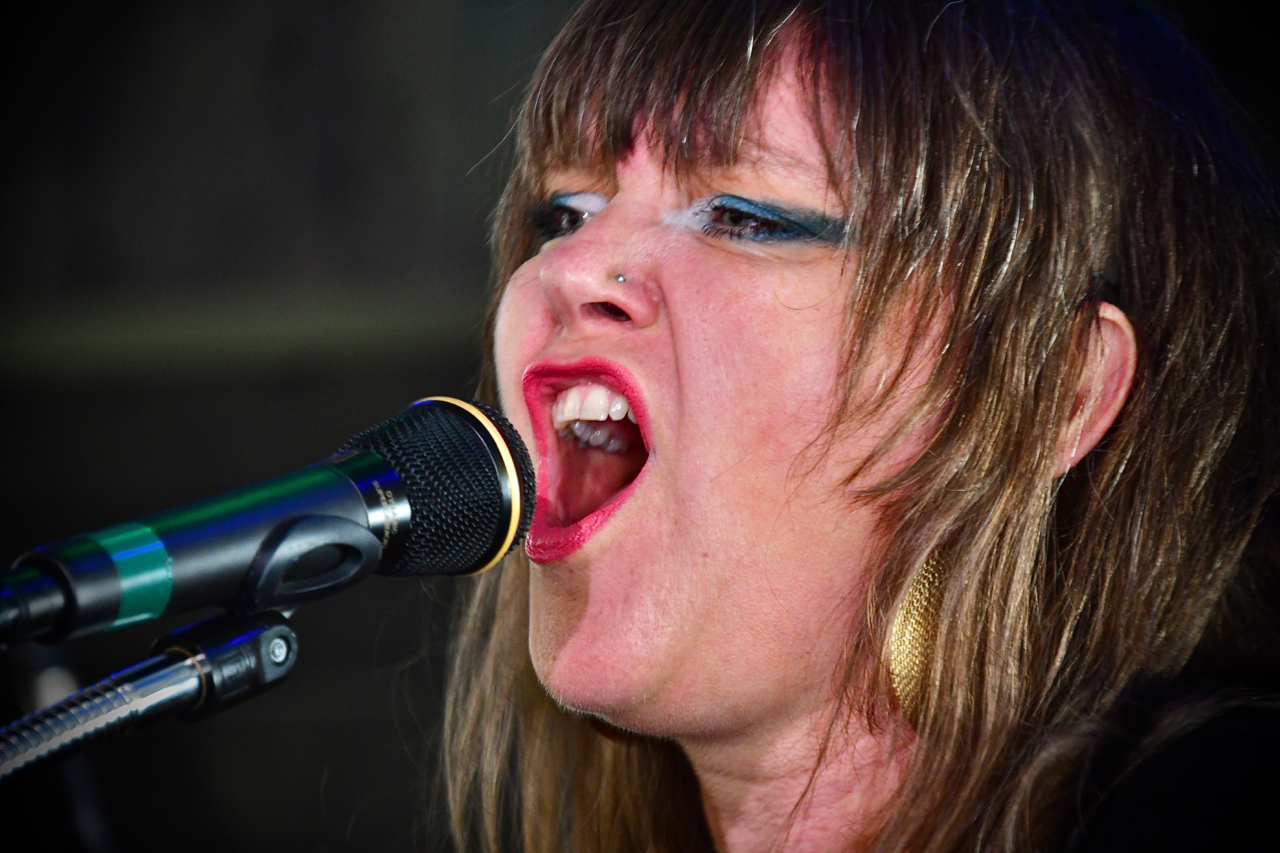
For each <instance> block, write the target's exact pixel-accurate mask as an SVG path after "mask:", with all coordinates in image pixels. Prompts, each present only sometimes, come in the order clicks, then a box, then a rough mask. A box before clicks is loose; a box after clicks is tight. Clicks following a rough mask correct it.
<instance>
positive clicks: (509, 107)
mask: <svg viewBox="0 0 1280 853" xmlns="http://www.w3.org/2000/svg"><path fill="white" fill-rule="evenodd" d="M570 5H571V4H569V3H567V2H562V0H554V1H553V0H539V2H513V0H465V2H464V0H416V2H414V0H370V2H364V3H351V2H337V0H308V2H302V0H275V2H258V3H248V2H221V3H211V2H202V3H197V2H116V3H111V2H108V3H100V4H94V5H90V4H76V3H70V4H65V3H64V4H58V5H56V6H55V5H51V6H49V7H47V8H45V9H42V10H39V11H35V12H30V11H29V12H28V13H27V15H26V17H24V18H20V19H13V20H11V24H10V26H9V28H8V32H9V33H10V35H9V36H8V38H7V41H8V48H9V49H8V50H6V51H5V60H4V62H5V63H6V64H7V66H8V68H7V74H6V77H5V79H6V80H7V89H6V90H7V95H6V98H5V134H4V136H5V139H6V141H7V143H8V153H7V155H6V156H5V157H4V158H3V160H2V161H0V176H2V177H0V281H3V296H2V297H0V299H2V302H0V324H2V325H0V385H2V393H3V397H4V399H5V400H8V401H9V402H8V403H7V404H6V405H5V410H6V411H8V412H9V414H8V415H7V416H6V417H5V419H4V444H3V447H4V448H5V451H6V453H5V464H4V466H3V471H4V474H3V477H4V487H5V492H6V494H7V495H8V498H7V500H6V504H7V505H8V506H9V507H10V509H9V510H8V511H7V512H6V522H5V524H4V526H3V530H2V531H0V545H2V546H3V548H0V561H4V562H7V561H8V560H10V559H12V558H13V557H15V556H17V555H18V554H19V553H20V552H21V551H23V550H25V549H27V548H29V547H32V546H34V545H37V544H40V543H42V542H47V541H51V540H54V539H58V538H62V537H65V536H67V535H70V534H73V533H78V532H82V531H86V530H91V529H95V528H98V527H102V526H105V525H108V524H112V523H115V522H119V521H123V520H127V519H129V518H132V517H135V516H138V515H142V514H146V513H150V512H154V511H157V510H160V509H164V508H168V507H171V506H174V505H177V504H179V503H183V502H185V501H189V500H193V499H196V498H201V497H205V496H207V495H211V494H214V493H217V492H219V491H223V490H226V489H229V488H234V487H237V486H241V485H245V484H248V483H252V482H256V481H258V480H261V479H264V478H266V477H270V476H273V475H276V474H280V473H283V472H286V471H290V470H293V469H296V468H298V467H301V466H302V465H305V464H307V463H309V462H312V461H314V460H316V459H318V458H320V457H323V456H325V455H327V454H329V453H330V452H332V451H333V450H334V449H335V448H336V447H338V446H339V445H340V444H341V443H342V442H343V441H345V440H346V439H347V438H349V437H350V436H351V435H352V434H354V433H355V432H357V431H359V430H361V429H363V428H365V427H367V426H370V425H372V424H374V423H376V422H378V421H380V420H382V419H384V418H386V417H388V416H390V415H392V414H394V413H395V412H397V411H398V410H399V409H401V408H402V407H403V406H404V405H406V404H407V403H409V402H410V401H412V400H414V399H417V398H419V397H422V396H426V395H428V394H455V395H468V394H470V393H471V391H472V390H473V388H474V384H475V380H476V376H477V370H478V366H479V362H480V322H481V318H482V315H483V310H484V304H485V300H486V296H487V292H488V269H487V259H488V254H487V253H488V249H487V243H486V231H487V224H488V215H489V212H490V210H491V209H492V207H493V205H494V203H495V201H496V198H497V194H498V192H499V190H500V187H501V183H502V180H503V178H504V176H505V171H506V169H507V168H508V166H509V163H510V149H509V145H508V139H507V131H508V129H509V127H510V124H511V119H512V116H513V113H514V110H515V107H516V105H517V103H518V100H519V95H520V92H521V90H522V88H523V86H524V84H525V82H526V81H527V79H528V77H529V75H530V73H531V72H532V70H533V67H534V65H535V63H536V61H537V57H538V55H539V54H540V52H541V50H542V49H543V48H544V47H545V46H546V44H547V43H548V42H549V41H550V39H551V37H552V35H553V34H554V32H555V30H556V28H557V26H558V25H559V23H560V22H561V21H562V20H563V19H564V17H565V15H566V13H567V10H568V8H569V6H570ZM1164 5H1165V6H1166V7H1167V8H1171V9H1172V10H1173V11H1174V12H1175V13H1177V14H1178V15H1180V17H1181V20H1182V21H1183V23H1184V26H1185V28H1186V29H1187V30H1188V31H1189V32H1190V33H1191V34H1192V35H1193V36H1194V37H1195V38H1196V39H1197V40H1198V41H1199V42H1200V43H1201V44H1202V46H1203V48H1204V49H1205V52H1206V53H1207V54H1208V55H1209V57H1210V59H1211V61H1212V62H1213V63H1214V64H1215V65H1216V66H1217V67H1218V68H1219V70H1220V71H1221V72H1222V74H1223V76H1224V78H1225V80H1226V82H1227V85H1228V86H1229V87H1230V89H1231V90H1232V91H1233V93H1234V94H1235V96H1236V98H1237V99H1238V100H1239V101H1240V102H1241V104H1242V105H1243V106H1244V107H1245V108H1246V109H1247V110H1248V111H1249V112H1251V113H1252V114H1253V116H1254V118H1255V119H1256V121H1257V123H1258V132H1259V135H1260V137H1264V138H1265V137H1268V136H1269V137H1270V138H1272V139H1274V138H1276V137H1277V133H1276V120H1277V118H1276V112H1275V109H1274V105H1273V103H1272V100H1271V98H1272V91H1271V86H1272V83H1273V81H1274V73H1273V71H1272V69H1271V67H1270V65H1269V54H1268V51H1267V48H1268V47H1269V45H1268V44H1265V43H1264V39H1267V38H1268V35H1267V32H1266V30H1265V29H1264V28H1262V27H1259V26H1257V25H1256V24H1255V23H1253V22H1251V21H1250V20H1248V19H1247V18H1244V17H1243V16H1242V15H1241V14H1240V13H1238V12H1237V11H1236V10H1238V9H1241V8H1243V4H1237V3H1234V2H1220V3H1214V4H1204V3H1202V2H1178V3H1167V4H1164ZM457 586H458V583H457V582H450V581H418V580H412V579H393V578H374V579H371V580H369V581H366V582H365V583H363V584H361V585H360V586H358V587H356V588H355V589H353V590H350V591H348V592H345V593H343V594H342V595H340V596H338V597H335V598H331V599H328V600H326V601H322V602H318V603H315V604H312V605H309V606H307V607H306V608H304V609H302V610H301V611H299V613H298V614H297V615H296V616H295V617H294V619H293V622H294V627H295V630H296V631H297V633H298V635H299V639H300V646H299V653H300V658H299V662H298V665H297V667H296V669H295V670H294V672H293V673H292V674H291V675H290V676H289V678H288V679H287V680H285V681H284V682H283V683H282V684H281V685H280V686H279V687H277V688H276V689H275V690H273V691H271V692H268V693H267V694H265V695H263V696H261V697H259V698H257V699H254V700H253V701H252V702H250V703H248V704H245V705H242V706H238V707H236V708H233V709H231V710H228V711H226V712H225V713H223V714H222V715H220V716H217V717H214V718H212V719H209V720H207V721H203V722H201V723H198V724H190V723H184V722H180V721H174V720H166V721H162V722H160V723H157V724H155V725H152V726H150V727H148V728H144V729H142V730H140V731H138V732H137V733H135V734H133V735H131V736H129V737H128V738H125V739H119V740H114V741H110V742H107V743H103V744H101V745H99V746H97V747H95V748H93V749H92V750H89V751H88V752H86V753H84V754H82V755H81V756H79V757H77V758H75V759H73V760H71V761H68V762H64V763H62V764H59V765H56V766H54V767H50V768H41V769H39V770H37V771H35V772H31V773H28V774H22V775H19V776H18V777H16V778H14V779H10V780H6V781H5V782H4V783H0V847H3V848H4V849H5V850H19V849H28V848H26V847H24V846H23V844H24V842H20V841H16V840H15V839H16V838H19V837H21V836H20V835H17V834H13V833H17V832H18V831H19V830H18V827H23V826H31V827H33V828H34V830H35V832H36V833H38V838H39V840H38V841H35V840H34V839H35V838H36V837H37V835H36V834H34V833H33V834H32V835H30V836H28V837H30V838H32V839H33V841H31V842H29V844H30V846H29V849H40V850H48V851H56V850H77V851H78V850H89V851H113V850H125V849H132V850H159V849H176V848H181V849H183V850H187V851H204V850H226V849H235V850H241V851H257V850H262V851H267V850H318V851H339V850H352V851H356V850H359V851H409V850H445V849H448V848H447V845H446V844H445V841H444V829H443V826H442V824H441V822H440V813H439V810H438V806H439V803H438V798H437V792H436V787H435V785H434V772H435V767H434V763H433V761H434V759H433V757H432V756H433V743H432V741H433V738H434V737H435V735H434V734H433V728H434V726H435V725H436V716H437V712H438V708H439V700H440V696H441V692H442V686H443V682H442V675H441V661H442V659H443V651H444V646H445V643H446V640H447V637H448V631H447V624H446V618H447V610H448V605H449V602H450V600H451V598H452V596H453V592H454V590H455V588H456V587H457ZM200 615H202V614H187V615H185V616H182V617H179V618H177V619H176V620H167V621H164V622H162V623H160V624H155V623H153V624H151V625H143V626H138V627H134V628H131V629H127V630H123V631H120V632H116V633H113V634H108V635H100V636H97V637H92V638H86V639H81V640H77V641H73V642H71V643H68V644H65V645H63V646H59V647H56V648H45V647H43V646H33V645H28V646H23V647H21V648H18V649H14V650H11V651H9V652H0V718H2V719H0V722H7V721H9V720H11V719H14V718H16V717H18V716H20V715H21V714H22V713H25V712H26V711H29V710H31V709H32V708H34V707H36V706H38V705H44V704H47V703H49V702H51V701H55V700H56V699H59V698H61V696H62V695H63V694H65V693H66V692H69V691H70V690H71V689H73V688H74V686H75V685H85V684H88V683H91V682H93V681H96V680H98V679H100V678H102V677H104V676H106V675H108V674H110V673H111V672H113V671H116V670H118V669H121V668H123V667H124V666H126V665H128V664H130V663H133V662H135V661H136V660H139V659H141V658H143V657H145V656H146V655H147V653H148V649H149V647H150V643H151V642H152V640H153V639H154V638H156V637H157V636H159V635H160V634H162V633H164V632H165V631H167V630H169V629H172V628H175V627H178V626H180V625H183V624H186V623H188V622H191V621H194V620H195V619H196V618H198V617H199V616H200Z"/></svg>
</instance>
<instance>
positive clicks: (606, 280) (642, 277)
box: [539, 208, 661, 332]
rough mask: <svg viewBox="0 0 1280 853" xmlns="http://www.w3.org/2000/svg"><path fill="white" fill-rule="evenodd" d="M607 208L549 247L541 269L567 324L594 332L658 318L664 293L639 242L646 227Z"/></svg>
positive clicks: (542, 278)
mask: <svg viewBox="0 0 1280 853" xmlns="http://www.w3.org/2000/svg"><path fill="white" fill-rule="evenodd" d="M633 218H634V217H629V216H628V215H626V214H625V213H624V212H623V211H621V210H611V209H609V208H606V209H605V210H604V211H602V212H601V213H599V214H597V216H596V217H595V218H593V219H592V220H591V221H590V222H588V223H587V224H586V225H584V226H583V227H582V228H581V229H580V230H579V231H577V232H576V233H574V234H571V235H569V236H568V237H566V238H564V239H563V240H562V241H561V242H560V243H559V244H558V245H556V246H554V247H552V248H551V249H549V250H548V251H547V253H546V257H545V260H544V261H543V264H542V267H541V269H540V271H539V281H540V283H541V285H542V292H543V294H544V296H545V297H546V300H547V302H548V304H549V305H550V306H551V309H552V311H553V312H554V313H555V315H556V318H557V319H558V320H559V321H560V323H561V324H562V325H564V326H565V328H567V329H571V330H576V331H584V332H591V331H596V330H606V329H609V328H614V327H617V326H618V325H626V326H628V327H631V328H636V329H645V328H648V327H649V326H652V325H653V324H654V323H655V322H657V320H658V317H659V315H660V313H661V297H660V294H659V289H658V286H657V282H656V280H655V278H654V276H653V275H652V273H653V270H652V268H651V265H650V263H649V261H648V260H647V258H646V256H647V255H649V254H650V253H648V252H645V251H643V249H642V247H641V246H640V245H639V244H640V243H642V242H643V241H642V240H641V238H640V237H639V236H638V232H639V231H640V230H642V226H641V225H640V224H639V223H637V222H630V220H631V219H633Z"/></svg>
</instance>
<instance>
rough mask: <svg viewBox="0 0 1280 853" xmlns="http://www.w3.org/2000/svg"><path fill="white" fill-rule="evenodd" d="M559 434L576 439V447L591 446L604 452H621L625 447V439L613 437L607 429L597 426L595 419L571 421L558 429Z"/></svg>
mask: <svg viewBox="0 0 1280 853" xmlns="http://www.w3.org/2000/svg"><path fill="white" fill-rule="evenodd" d="M560 436H561V437H562V438H570V439H576V440H577V442H578V447H581V448H588V447H592V448H595V449H596V450H603V451H604V452H605V453H623V452H625V451H626V449H627V443H626V442H625V441H623V440H622V439H620V438H615V437H614V436H613V435H612V434H610V432H609V430H608V429H606V428H605V427H602V426H597V425H596V422H595V421H573V422H571V423H570V424H569V425H568V426H566V427H564V428H563V429H561V430H560Z"/></svg>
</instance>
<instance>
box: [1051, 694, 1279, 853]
mask: <svg viewBox="0 0 1280 853" xmlns="http://www.w3.org/2000/svg"><path fill="white" fill-rule="evenodd" d="M1074 840H1075V842H1076V843H1075V844H1074V845H1072V849H1073V850H1075V851H1078V853H1120V851H1124V853H1142V851H1163V852H1165V853H1167V851H1182V850H1186V851H1192V850H1194V851H1197V853H1200V851H1205V850H1223V849H1231V850H1233V851H1239V853H1248V851H1255V850H1258V851H1262V850H1266V851H1273V850H1280V705H1270V706H1246V707H1238V708H1235V709H1232V710H1229V711H1225V712H1223V713H1221V714H1219V715H1217V716H1214V717H1212V718H1211V719H1209V720H1207V721H1205V722H1203V723H1201V724H1200V725H1198V726H1196V727H1194V728H1192V729H1191V730H1189V731H1187V732H1185V733H1184V734H1181V735H1180V736H1178V737H1176V738H1174V739H1172V740H1171V741H1169V742H1168V743H1166V744H1165V745H1164V746H1163V747H1161V748H1159V749H1157V750H1155V751H1153V752H1152V753H1151V754H1149V755H1147V756H1146V757H1145V758H1144V759H1143V760H1141V761H1140V762H1139V763H1137V764H1136V765H1135V766H1134V767H1133V768H1132V769H1131V770H1130V771H1129V772H1127V773H1125V774H1124V775H1123V776H1122V777H1120V779H1119V780H1118V781H1117V782H1116V784H1115V785H1114V787H1112V788H1111V789H1110V791H1109V792H1108V793H1107V794H1106V796H1105V797H1104V798H1103V799H1102V800H1101V801H1100V802H1099V803H1098V804H1097V807H1096V809H1095V810H1094V811H1093V814H1092V815H1091V816H1090V818H1089V819H1088V820H1087V822H1086V823H1085V824H1084V825H1083V826H1081V827H1080V828H1079V829H1078V830H1077V834H1076V837H1075V839H1074Z"/></svg>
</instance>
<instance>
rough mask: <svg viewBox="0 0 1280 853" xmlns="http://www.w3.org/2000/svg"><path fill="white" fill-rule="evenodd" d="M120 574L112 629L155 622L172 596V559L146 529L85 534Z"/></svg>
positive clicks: (132, 525) (121, 528) (131, 527)
mask: <svg viewBox="0 0 1280 853" xmlns="http://www.w3.org/2000/svg"><path fill="white" fill-rule="evenodd" d="M87 535H88V538H90V539H92V540H94V541H95V542H97V543H98V544H99V545H101V546H102V547H103V548H104V549H105V550H106V552H107V553H108V554H110V555H111V559H112V561H113V562H114V563H115V564H116V571H117V572H118V573H119V575H120V610H119V612H118V613H117V615H116V621H115V622H113V623H111V627H112V628H120V627H123V626H125V625H132V624H133V623H134V622H145V621H147V620H148V619H155V618H156V617H157V616H159V615H160V614H162V613H164V609H165V607H167V606H168V605H169V597H170V596H171V595H173V559H172V558H171V557H170V556H169V552H168V550H167V549H166V548H165V547H164V543H163V542H161V541H160V540H159V539H158V538H157V537H156V535H155V533H153V532H152V530H151V528H150V527H147V526H145V525H142V524H136V523H134V522H129V523H127V524H117V525H116V526H115V527H107V528H104V529H102V530H99V531H96V532H94V533H90V534H87Z"/></svg>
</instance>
